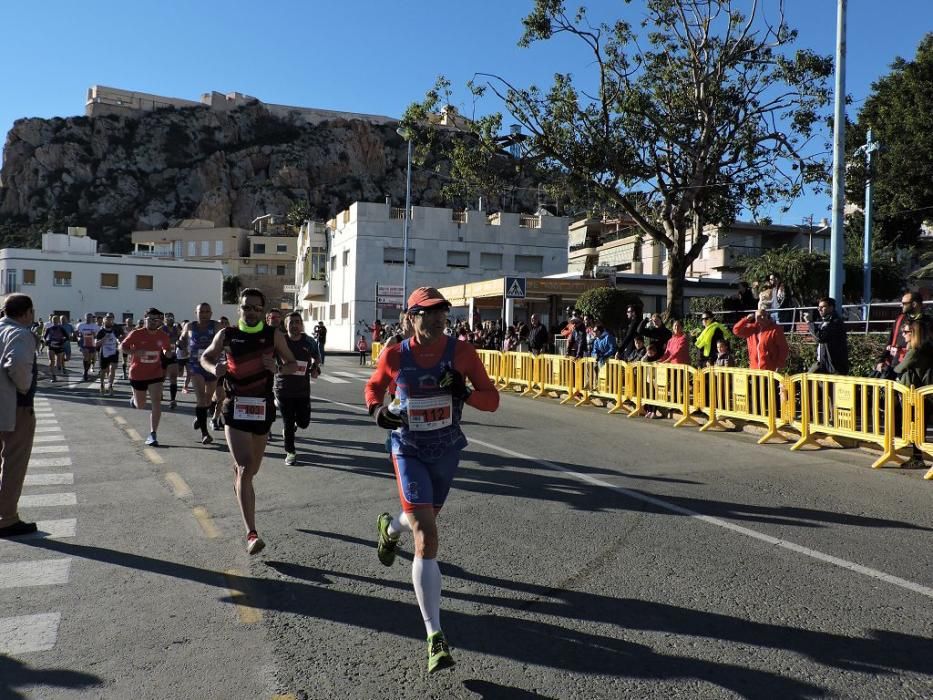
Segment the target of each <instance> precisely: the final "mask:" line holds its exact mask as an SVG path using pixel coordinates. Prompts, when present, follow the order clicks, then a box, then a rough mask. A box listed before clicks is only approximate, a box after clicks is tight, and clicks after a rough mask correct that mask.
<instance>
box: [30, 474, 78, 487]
mask: <svg viewBox="0 0 933 700" xmlns="http://www.w3.org/2000/svg"><path fill="white" fill-rule="evenodd" d="M74 482H75V475H74V474H71V473H67V474H27V475H26V481H25V485H26V486H66V485H68V484H73V483H74Z"/></svg>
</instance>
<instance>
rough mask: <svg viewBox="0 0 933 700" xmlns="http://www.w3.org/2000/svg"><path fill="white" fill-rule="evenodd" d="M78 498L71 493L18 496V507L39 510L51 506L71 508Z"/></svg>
mask: <svg viewBox="0 0 933 700" xmlns="http://www.w3.org/2000/svg"><path fill="white" fill-rule="evenodd" d="M77 502H78V498H77V496H75V494H73V493H37V494H30V495H28V496H20V499H19V505H20V506H22V507H23V508H41V507H51V506H73V505H75V504H77Z"/></svg>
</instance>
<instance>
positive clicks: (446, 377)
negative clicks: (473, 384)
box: [438, 366, 473, 401]
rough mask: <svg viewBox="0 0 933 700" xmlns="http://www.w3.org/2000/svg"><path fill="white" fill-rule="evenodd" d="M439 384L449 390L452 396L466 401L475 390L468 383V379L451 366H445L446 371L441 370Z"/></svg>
mask: <svg viewBox="0 0 933 700" xmlns="http://www.w3.org/2000/svg"><path fill="white" fill-rule="evenodd" d="M438 386H440V388H441V389H444V390H446V391H449V392H450V395H451V396H453V397H454V398H455V399H460V400H461V401H466V400H467V399H468V398H470V394H472V393H473V390H472V389H470V388H469V387H468V386H467V385H466V380H465V379H464V378H463V375H462V374H460V372H458V371H457V370H455V369H454V368H453V367H449V366H448V367H445V368H444V371H443V372H441V378H440V381H439V382H438Z"/></svg>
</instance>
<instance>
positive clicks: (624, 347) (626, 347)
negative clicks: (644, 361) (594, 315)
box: [619, 304, 644, 360]
mask: <svg viewBox="0 0 933 700" xmlns="http://www.w3.org/2000/svg"><path fill="white" fill-rule="evenodd" d="M625 317H626V318H627V319H628V325H626V327H625V333H624V335H623V336H622V342H621V343H619V359H622V360H624V359H625V356H626V355H627V354H630V353H631V351H632V350H634V349H635V338H641V334H640V333H639V332H638V326H639V325H640V324H641V309H640V308H638V307H637V306H635V305H633V304H630V305H629V306H628V308H627V309H625ZM642 348H644V343H642ZM642 354H644V353H642Z"/></svg>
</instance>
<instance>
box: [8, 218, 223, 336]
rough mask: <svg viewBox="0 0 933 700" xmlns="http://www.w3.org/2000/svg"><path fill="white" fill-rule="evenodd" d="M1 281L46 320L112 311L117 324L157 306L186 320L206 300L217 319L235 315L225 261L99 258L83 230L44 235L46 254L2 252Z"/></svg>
mask: <svg viewBox="0 0 933 700" xmlns="http://www.w3.org/2000/svg"><path fill="white" fill-rule="evenodd" d="M0 283H2V285H3V294H11V293H13V292H21V293H23V294H28V295H29V296H30V297H32V302H33V304H34V305H35V307H36V311H37V314H38V315H41V316H42V317H43V318H48V316H49V314H62V315H64V316H68V317H69V318H71V319H77V318H80V317H83V315H84V314H86V313H88V312H91V313H94V314H103V313H106V312H108V311H111V312H113V313H114V315H115V316H116V317H117V320H118V321H119V320H122V319H124V318H127V317H132V318H137V319H138V318H141V317H142V314H143V312H145V310H146V309H147V308H149V307H150V306H155V307H157V308H158V309H160V310H162V311H172V312H174V313H175V315H176V317H177V318H178V320H182V319H186V318H191V317H192V316H193V315H194V307H195V305H196V304H198V303H199V302H202V301H206V302H208V303H209V304H211V306H212V307H213V309H214V315H215V317H218V316H220V314H221V313H226V314H227V315H229V314H230V313H235V311H233V308H234V307H231V306H228V307H224V306H222V305H221V293H222V290H223V267H222V265H221V263H220V262H217V261H190V260H161V259H154V258H141V257H138V256H132V255H106V254H98V253H97V241H95V240H94V239H92V238H88V237H87V236H86V235H85V233H84V230H83V229H72V230H70V231H69V233H68V234H65V233H46V234H43V235H42V249H41V250H35V249H28V248H4V249H3V250H0ZM232 318H235V316H233V317H231V319H232Z"/></svg>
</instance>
